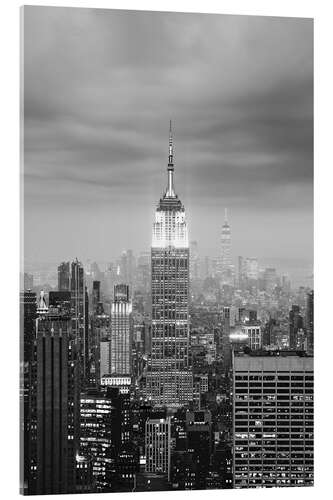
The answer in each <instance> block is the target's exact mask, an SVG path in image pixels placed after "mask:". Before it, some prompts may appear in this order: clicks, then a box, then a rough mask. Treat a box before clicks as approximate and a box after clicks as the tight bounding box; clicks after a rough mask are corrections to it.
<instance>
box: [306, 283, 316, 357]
mask: <svg viewBox="0 0 333 500" xmlns="http://www.w3.org/2000/svg"><path fill="white" fill-rule="evenodd" d="M306 337H307V350H308V352H309V353H312V354H313V348H314V340H313V290H312V291H311V292H310V293H308V295H307V303H306Z"/></svg>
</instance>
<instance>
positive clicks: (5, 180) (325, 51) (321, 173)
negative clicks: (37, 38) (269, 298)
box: [0, 0, 333, 500]
mask: <svg viewBox="0 0 333 500" xmlns="http://www.w3.org/2000/svg"><path fill="white" fill-rule="evenodd" d="M330 3H331V2H329V1H327V2H326V1H322V2H321V1H319V0H317V1H315V0H312V1H307V0H303V1H301V0H292V1H290V0H289V1H287V0H279V1H271V0H266V1H264V0H263V1H257V0H242V1H240V0H229V1H223V0H220V1H209V0H206V1H194V0H192V1H191V2H189V1H186V0H177V1H175V0H169V1H162V0H155V1H145V0H141V1H139V0H136V1H134V0H132V1H126V0H123V1H113V0H108V1H102V0H100V1H98V0H95V1H78V0H77V1H66V0H62V1H53V2H47V1H32V2H30V3H28V4H30V5H54V6H73V7H94V8H100V7H102V8H122V9H135V10H164V11H182V12H212V13H214V12H215V13H223V14H247V15H274V16H292V17H314V18H315V302H316V304H315V323H316V327H315V331H316V333H315V342H316V356H315V366H316V377H315V380H316V393H315V400H316V417H315V427H316V435H315V487H314V489H313V488H294V489H284V490H283V491H282V490H281V489H269V490H267V489H264V490H237V491H235V490H231V491H227V490H215V491H205V492H204V493H203V492H201V491H197V492H173V493H172V495H173V497H174V495H177V496H178V498H181V495H184V496H187V495H188V494H189V495H190V496H191V499H193V500H194V499H195V498H199V497H200V496H201V495H202V494H204V495H205V496H207V497H210V498H218V497H219V498H220V497H222V496H223V497H224V498H227V499H229V498H237V499H239V498H244V497H245V498H247V499H248V498H249V499H259V498H267V495H269V498H278V497H280V496H281V495H282V494H283V497H289V498H313V495H316V496H317V497H319V496H320V498H328V497H330V496H331V489H332V488H331V478H330V473H331V463H330V462H331V456H332V449H333V443H332V416H333V413H332V403H331V401H332V396H331V394H332V388H331V383H330V382H331V380H332V369H331V365H332V362H331V360H332V353H331V337H332V332H331V330H332V327H331V323H332V321H331V317H330V312H331V308H332V293H331V288H332V284H333V281H332V269H333V265H332V245H331V232H332V226H333V225H332V215H331V214H332V203H331V199H332V170H333V165H332V158H331V156H332V153H331V144H332V138H331V136H332V122H333V109H332V93H333V78H332V59H333V58H332V48H333V40H332V32H333V26H332V19H333V16H332V10H333V9H332V7H331V6H330ZM3 4H5V5H3ZM20 5H22V2H19V1H17V0H5V2H2V4H1V16H0V19H1V29H0V34H1V43H0V49H1V52H2V53H1V58H0V61H1V70H2V71H1V97H2V98H3V99H2V106H1V119H2V120H1V139H2V140H1V174H2V175H1V184H0V185H1V188H2V189H1V196H0V200H1V209H0V213H1V217H2V219H1V222H2V225H1V227H2V231H1V236H2V238H1V241H2V244H1V264H2V266H1V267H2V270H1V274H0V276H1V286H0V290H1V298H0V304H1V330H0V334H1V347H2V349H1V354H2V356H1V363H0V365H1V369H2V373H1V377H0V380H1V382H2V384H3V390H2V392H1V395H2V398H1V412H0V414H1V426H0V429H1V433H2V439H1V452H0V456H1V467H0V471H1V473H2V474H1V477H2V480H1V494H2V496H3V498H6V499H7V498H16V497H18V488H19V474H18V470H19V467H18V466H19V453H18V451H19V439H18V438H19V419H18V409H19V404H18V352H19V341H18V339H19V336H18V326H19V319H18V318H19V310H18V291H19V281H18V263H19V229H18V228H19V6H20ZM41 234H42V233H41ZM116 495H117V498H119V499H120V497H122V498H127V499H128V498H129V497H128V496H127V494H116ZM170 495H171V493H158V494H157V493H154V498H158V499H165V500H170ZM66 498H76V499H77V498H78V497H77V496H76V495H75V496H74V495H69V496H68V495H67V496H66ZM90 498H92V497H91V496H90ZM101 498H104V497H101ZM131 498H132V497H131ZM133 498H134V499H137V500H141V499H143V498H147V497H144V494H142V493H137V494H135V497H133ZM148 498H153V496H152V495H149V497H148Z"/></svg>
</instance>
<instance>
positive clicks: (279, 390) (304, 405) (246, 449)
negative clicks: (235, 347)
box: [233, 351, 313, 488]
mask: <svg viewBox="0 0 333 500" xmlns="http://www.w3.org/2000/svg"><path fill="white" fill-rule="evenodd" d="M233 455H234V456H233V460H234V488H256V487H260V486H262V487H272V486H280V487H282V486H311V485H313V357H308V356H300V355H298V354H297V353H296V352H295V351H280V352H279V351H277V352H275V353H272V354H271V355H267V352H261V353H253V354H251V355H244V354H238V355H237V354H234V356H233Z"/></svg>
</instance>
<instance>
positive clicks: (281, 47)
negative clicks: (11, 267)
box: [24, 7, 313, 267]
mask: <svg viewBox="0 0 333 500" xmlns="http://www.w3.org/2000/svg"><path fill="white" fill-rule="evenodd" d="M102 13H103V15H101V14H102ZM134 23H135V27H136V30H133V38H132V37H131V43H130V44H129V43H128V41H127V39H126V37H125V38H124V35H123V33H124V32H126V30H125V26H127V27H130V26H133V24H134ZM44 26H47V29H45V28H44ZM59 30H60V32H61V35H62V36H61V39H62V41H61V47H60V46H59V43H58V38H57V36H58V34H59ZM268 32H269V33H270V38H269V39H268V41H267V40H266V35H267V33H268ZM56 33H57V34H56ZM84 33H89V36H87V37H82V36H81V35H83V34H84ZM134 33H135V34H134ZM151 39H153V40H154V43H153V44H152V43H150V40H151ZM25 40H26V43H25V49H24V63H25V66H24V70H25V87H24V90H25V93H24V106H25V151H24V154H25V168H24V182H25V218H24V227H25V241H24V246H25V257H26V259H27V260H28V261H42V260H43V258H44V259H45V255H47V256H48V259H50V260H52V261H59V260H62V259H64V258H66V257H69V258H71V257H73V256H75V255H78V256H79V258H81V259H83V260H86V259H88V258H91V259H94V260H97V261H108V260H110V255H111V258H114V257H115V256H116V255H117V254H120V253H121V251H122V250H123V249H125V248H132V249H133V250H134V252H136V253H138V252H139V251H141V250H145V249H146V250H149V247H150V227H151V224H150V221H152V220H153V211H152V209H151V207H152V206H154V204H155V203H156V199H158V197H159V196H160V195H161V194H162V193H161V186H160V182H159V179H160V175H161V173H162V172H163V168H164V167H163V166H164V165H165V158H166V155H167V149H166V141H165V138H166V136H167V126H168V125H167V124H168V121H169V119H170V118H172V120H173V128H174V135H175V137H176V143H177V146H176V150H175V158H176V162H177V186H176V187H177V189H179V190H180V191H181V192H182V200H183V202H184V204H185V205H186V207H187V211H188V224H189V239H190V240H197V241H198V244H199V247H200V253H201V254H202V255H211V256H213V255H217V254H218V251H219V238H220V231H221V227H222V224H223V220H224V209H225V207H227V208H228V212H229V220H230V224H231V227H232V232H233V250H232V255H233V258H234V259H235V258H236V257H237V256H238V255H249V256H258V257H259V258H266V259H267V258H268V259H269V258H272V259H277V260H283V259H287V258H288V259H290V260H291V261H292V260H294V262H296V260H301V261H304V263H305V265H306V266H308V267H311V265H312V260H313V255H312V253H313V252H312V248H313V241H312V240H313V230H312V229H313V214H312V211H313V210H312V209H313V207H312V175H313V165H312V161H313V159H312V156H313V154H312V153H313V151H312V149H313V148H312V142H313V141H312V101H313V99H312V65H313V61H312V23H311V20H307V19H288V18H286V19H282V18H253V19H251V23H250V22H249V20H248V18H246V17H244V16H223V15H221V16H211V15H205V14H193V15H192V14H187V15H184V14H179V13H163V14H162V13H158V12H155V13H154V12H141V13H140V12H128V11H102V12H101V11H100V12H99V11H98V10H94V9H91V10H90V9H89V10H88V9H87V10H86V9H66V14H64V11H63V10H62V9H50V8H47V7H45V8H38V9H36V8H34V7H28V8H27V9H26V13H25ZM60 49H61V50H60ZM83 53H85V54H86V55H87V57H86V58H85V57H82V54H83ZM205 61H209V65H207V64H206V62H205ZM55 67H56V68H57V71H56V72H55V71H54V68H55ZM124 78H126V82H127V83H126V85H124V83H123V82H124ZM80 79H81V82H80V83H82V81H83V82H84V83H83V84H80V86H79V91H77V89H78V82H79V81H80ZM132 82H135V84H133V83H132ZM189 89H190V91H189ZM217 110H218V111H217ZM133 213H135V218H134V217H133ZM40 227H43V232H44V235H45V237H44V238H43V239H42V240H41V241H39V245H38V246H36V245H35V241H36V237H37V234H38V232H39V231H40ZM73 227H75V231H73ZM272 228H274V238H266V234H267V233H268V232H270V231H272ZM87 230H89V234H90V238H86V237H85V234H86V231H87ZM55 233H57V234H59V235H61V236H62V237H61V238H54V234H55ZM250 235H251V238H249V236H250ZM282 242H283V244H282Z"/></svg>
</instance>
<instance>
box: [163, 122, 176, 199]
mask: <svg viewBox="0 0 333 500" xmlns="http://www.w3.org/2000/svg"><path fill="white" fill-rule="evenodd" d="M173 173H174V164H173V137H172V125H171V120H170V127H169V161H168V188H167V191H166V193H165V196H166V197H167V198H176V193H175V189H174V183H173V182H174V179H173Z"/></svg>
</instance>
